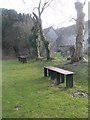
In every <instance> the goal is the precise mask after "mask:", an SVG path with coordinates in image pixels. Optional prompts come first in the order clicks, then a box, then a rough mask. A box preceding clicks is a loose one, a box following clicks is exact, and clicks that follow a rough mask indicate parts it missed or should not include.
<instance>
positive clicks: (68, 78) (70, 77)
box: [66, 74, 73, 88]
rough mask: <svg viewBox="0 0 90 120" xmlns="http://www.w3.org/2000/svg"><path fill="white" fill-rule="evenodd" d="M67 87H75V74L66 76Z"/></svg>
mask: <svg viewBox="0 0 90 120" xmlns="http://www.w3.org/2000/svg"><path fill="white" fill-rule="evenodd" d="M66 87H67V88H72V87H73V74H72V75H67V76H66Z"/></svg>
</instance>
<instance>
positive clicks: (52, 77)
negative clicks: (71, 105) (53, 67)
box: [50, 71, 55, 80]
mask: <svg viewBox="0 0 90 120" xmlns="http://www.w3.org/2000/svg"><path fill="white" fill-rule="evenodd" d="M54 73H55V72H53V71H51V72H50V74H51V80H54V79H55V74H54Z"/></svg>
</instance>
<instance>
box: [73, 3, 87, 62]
mask: <svg viewBox="0 0 90 120" xmlns="http://www.w3.org/2000/svg"><path fill="white" fill-rule="evenodd" d="M75 9H76V11H77V20H76V34H77V36H76V46H75V53H74V55H73V58H72V59H71V62H78V61H79V60H81V59H83V56H84V38H83V37H84V16H85V14H84V13H83V4H82V3H80V2H76V3H75Z"/></svg>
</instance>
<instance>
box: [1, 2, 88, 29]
mask: <svg viewBox="0 0 90 120" xmlns="http://www.w3.org/2000/svg"><path fill="white" fill-rule="evenodd" d="M39 1H40V0H0V8H8V9H15V10H16V11H17V12H18V13H32V10H33V8H34V7H37V6H38V3H39ZM42 1H43V2H44V1H45V0H42ZM47 1H48V0H47ZM75 1H76V0H53V2H52V3H51V4H50V6H49V7H48V8H47V9H45V11H44V12H43V14H42V24H43V28H46V27H50V26H53V27H54V28H60V27H65V26H68V25H71V24H74V23H75V21H74V20H71V19H72V18H76V10H75V6H74V3H75ZM77 1H80V2H82V3H83V2H84V1H85V0H77ZM88 1H90V0H87V1H86V5H85V7H84V12H85V14H86V16H85V20H88ZM42 4H43V3H42ZM35 12H37V11H35Z"/></svg>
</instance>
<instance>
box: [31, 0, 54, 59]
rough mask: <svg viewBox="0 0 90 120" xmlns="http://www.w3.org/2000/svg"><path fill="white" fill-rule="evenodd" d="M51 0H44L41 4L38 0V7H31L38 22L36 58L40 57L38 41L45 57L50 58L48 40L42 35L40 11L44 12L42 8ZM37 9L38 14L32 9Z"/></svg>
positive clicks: (46, 6) (48, 4)
mask: <svg viewBox="0 0 90 120" xmlns="http://www.w3.org/2000/svg"><path fill="white" fill-rule="evenodd" d="M52 1H53V0H48V1H46V0H45V1H44V4H43V5H42V0H40V1H39V4H38V7H35V8H34V9H33V15H34V17H35V19H36V21H37V24H38V39H37V51H38V58H40V45H39V43H40V41H42V42H43V44H44V47H45V50H46V55H47V59H50V50H49V42H48V41H47V40H46V39H45V37H44V35H43V31H42V19H41V16H42V13H43V12H44V10H45V9H46V8H48V7H49V6H50V4H51V2H52ZM35 9H37V10H38V15H37V14H36V13H35V12H34V10H35Z"/></svg>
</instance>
